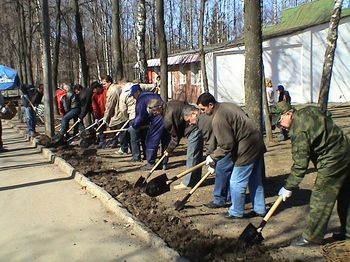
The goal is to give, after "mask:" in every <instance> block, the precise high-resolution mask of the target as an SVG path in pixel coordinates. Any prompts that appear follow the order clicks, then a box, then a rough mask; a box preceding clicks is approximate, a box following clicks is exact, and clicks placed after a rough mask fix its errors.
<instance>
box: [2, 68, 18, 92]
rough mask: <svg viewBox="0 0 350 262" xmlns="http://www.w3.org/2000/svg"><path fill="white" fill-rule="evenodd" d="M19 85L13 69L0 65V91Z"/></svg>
mask: <svg viewBox="0 0 350 262" xmlns="http://www.w3.org/2000/svg"><path fill="white" fill-rule="evenodd" d="M18 86H19V78H18V75H17V71H16V70H15V69H12V68H9V67H7V66H4V65H0V91H2V90H7V89H12V88H16V87H18Z"/></svg>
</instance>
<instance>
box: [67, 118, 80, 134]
mask: <svg viewBox="0 0 350 262" xmlns="http://www.w3.org/2000/svg"><path fill="white" fill-rule="evenodd" d="M79 122H80V121H79V120H77V121H76V122H75V123H74V124H73V125H72V126H71V127H70V128H69V129H68V130H67V132H66V134H68V133H69V132H70V131H71V130H72V129H73V128H74V127H75V126H76V125H77V124H78V123H79Z"/></svg>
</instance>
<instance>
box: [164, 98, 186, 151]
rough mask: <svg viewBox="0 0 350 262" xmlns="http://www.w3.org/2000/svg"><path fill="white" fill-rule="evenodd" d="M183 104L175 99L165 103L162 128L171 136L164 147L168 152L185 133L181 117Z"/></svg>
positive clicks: (184, 123)
mask: <svg viewBox="0 0 350 262" xmlns="http://www.w3.org/2000/svg"><path fill="white" fill-rule="evenodd" d="M185 105H186V103H185V102H182V101H175V100H173V101H169V102H167V103H166V106H165V109H164V113H163V121H164V128H165V129H166V130H167V131H168V133H169V134H170V136H171V139H170V143H169V145H168V147H167V148H166V151H167V152H168V153H171V152H172V151H173V150H174V149H175V147H176V146H177V145H178V144H179V142H180V140H181V138H182V137H184V135H185V128H186V122H185V121H184V120H183V117H182V109H183V107H184V106H185Z"/></svg>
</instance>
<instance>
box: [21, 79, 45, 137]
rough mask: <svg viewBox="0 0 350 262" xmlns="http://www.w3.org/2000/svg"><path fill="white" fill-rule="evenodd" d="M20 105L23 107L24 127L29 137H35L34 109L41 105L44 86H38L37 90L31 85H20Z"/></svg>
mask: <svg viewBox="0 0 350 262" xmlns="http://www.w3.org/2000/svg"><path fill="white" fill-rule="evenodd" d="M21 91H22V93H23V95H22V105H23V107H24V112H25V117H26V126H27V132H28V135H29V136H35V135H36V129H35V127H36V113H35V110H36V107H37V106H38V105H39V104H40V103H41V100H42V98H43V94H44V85H42V84H40V85H39V86H38V88H36V87H35V86H32V85H22V86H21Z"/></svg>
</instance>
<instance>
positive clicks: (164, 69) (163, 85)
mask: <svg viewBox="0 0 350 262" xmlns="http://www.w3.org/2000/svg"><path fill="white" fill-rule="evenodd" d="M157 28H158V43H159V53H160V79H161V81H160V96H161V97H162V99H163V101H164V102H167V101H168V50H167V43H166V37H165V31H164V1H163V0H157Z"/></svg>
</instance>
